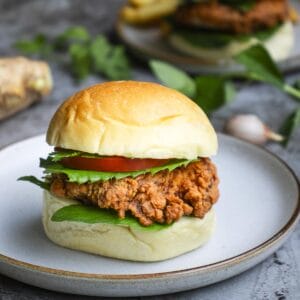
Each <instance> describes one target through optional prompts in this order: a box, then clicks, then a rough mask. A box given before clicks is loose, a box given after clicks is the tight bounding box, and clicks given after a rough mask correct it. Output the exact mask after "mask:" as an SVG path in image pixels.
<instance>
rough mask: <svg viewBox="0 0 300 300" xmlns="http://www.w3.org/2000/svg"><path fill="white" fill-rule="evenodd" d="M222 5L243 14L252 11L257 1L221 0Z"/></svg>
mask: <svg viewBox="0 0 300 300" xmlns="http://www.w3.org/2000/svg"><path fill="white" fill-rule="evenodd" d="M219 1H220V3H222V4H225V5H228V6H231V7H232V8H234V9H237V10H240V11H242V12H244V13H245V12H248V11H250V10H251V9H252V8H253V7H254V5H255V2H256V0H219Z"/></svg>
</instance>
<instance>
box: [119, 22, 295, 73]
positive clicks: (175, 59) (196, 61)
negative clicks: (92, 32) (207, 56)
mask: <svg viewBox="0 0 300 300" xmlns="http://www.w3.org/2000/svg"><path fill="white" fill-rule="evenodd" d="M124 26H130V27H133V26H132V25H130V24H127V23H126V22H125V21H124V20H122V18H121V16H119V17H118V19H117V20H116V22H115V31H116V33H117V35H118V37H119V39H121V41H122V42H123V43H124V44H125V45H126V46H127V47H128V48H130V49H131V50H133V51H136V53H137V52H138V53H139V54H142V55H147V56H148V58H146V60H147V61H148V60H149V59H159V60H163V61H166V62H168V63H171V64H174V65H175V66H186V67H185V69H187V67H193V70H189V71H188V72H189V73H192V74H194V73H214V72H216V69H215V68H221V67H225V69H226V70H227V68H228V67H229V68H232V67H233V66H232V65H227V66H226V65H219V64H217V63H213V62H209V61H205V60H201V58H199V57H192V56H190V57H189V56H188V55H185V56H184V54H182V55H180V54H178V55H174V54H171V53H168V54H166V55H161V54H160V53H157V52H155V53H153V51H152V50H149V49H148V48H147V47H143V46H140V45H136V44H135V43H133V42H131V41H130V39H128V38H127V36H126V35H125V34H124V32H123V28H124ZM142 57H144V56H142ZM142 59H143V60H145V58H142ZM295 60H297V61H300V54H298V55H295V56H293V57H287V58H286V59H284V60H281V61H278V62H277V65H278V66H279V68H280V69H281V70H282V72H285V73H288V72H293V71H294V68H293V64H292V62H293V61H295ZM299 63H300V62H299ZM195 66H196V67H197V68H199V67H202V68H203V70H198V71H197V72H196V71H195V69H194V67H195ZM234 67H235V68H238V69H242V68H241V66H239V65H238V64H234ZM210 68H211V70H209V69H210ZM218 72H219V70H218Z"/></svg>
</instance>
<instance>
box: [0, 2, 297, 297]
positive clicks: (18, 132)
mask: <svg viewBox="0 0 300 300" xmlns="http://www.w3.org/2000/svg"><path fill="white" fill-rule="evenodd" d="M121 3H122V1H117V0H109V1H105V0H89V1H80V0H73V1H71V0H52V1H46V0H40V1H38V0H28V1H25V0H23V1H18V0H11V1H9V0H7V1H4V0H1V1H0V12H1V18H0V53H1V55H13V54H15V52H14V50H13V49H12V47H11V44H12V43H13V42H14V41H15V40H17V39H20V38H23V37H30V36H31V35H32V34H34V33H37V32H47V33H48V34H53V35H54V34H57V33H59V32H61V31H62V30H63V29H64V28H66V27H68V26H70V25H84V26H87V28H88V29H89V30H90V31H91V32H92V33H97V32H104V33H107V34H109V35H111V36H112V37H113V38H114V36H113V34H112V31H113V22H114V19H115V16H116V12H117V10H118V8H119V6H120V5H121ZM133 62H134V78H135V79H136V80H149V81H151V80H152V81H153V80H154V78H153V76H152V75H151V73H150V72H149V70H147V68H146V67H145V66H143V65H140V64H138V63H137V62H135V59H134V58H133ZM51 67H52V70H53V74H54V82H55V89H54V91H53V93H52V94H51V95H50V96H49V97H48V99H47V100H46V101H44V102H43V103H41V104H37V105H34V106H32V107H30V108H29V109H27V110H26V111H23V112H21V113H19V114H17V115H16V116H14V117H12V118H10V119H7V120H5V121H3V122H1V123H0V147H2V146H4V145H7V144H10V143H12V142H15V141H18V140H21V139H24V138H26V137H29V136H33V135H36V134H39V133H43V132H45V130H46V128H47V125H48V122H49V119H50V117H51V115H52V114H53V112H54V111H55V109H56V108H57V106H58V104H59V103H60V102H61V101H62V100H63V99H65V98H66V97H67V96H69V95H70V94H72V93H73V92H74V91H76V90H78V89H81V88H84V87H86V86H89V85H91V84H93V83H95V82H99V81H103V78H100V77H89V78H88V79H87V80H85V81H84V82H82V83H81V84H80V85H76V84H75V83H74V81H73V80H72V78H71V77H70V75H69V73H68V72H66V70H65V69H64V68H63V67H61V66H60V65H59V64H57V63H55V62H51ZM297 76H300V70H299V73H298V74H294V75H290V76H288V77H287V80H290V81H293V80H294V79H295V78H297ZM294 107H296V104H295V102H293V101H292V100H291V99H290V98H289V97H288V96H286V95H284V94H282V93H281V92H279V91H277V90H275V89H274V88H272V87H269V86H266V85H245V84H244V85H242V86H241V90H240V92H239V94H238V97H237V99H236V101H235V102H234V103H232V104H230V105H229V106H227V107H224V108H222V109H221V110H219V111H218V112H216V113H215V114H214V115H213V116H212V122H213V124H214V126H215V127H216V128H217V129H218V130H219V131H221V130H222V128H223V125H224V122H225V120H226V119H227V118H228V117H229V116H231V115H234V114H236V113H255V114H257V115H258V116H259V117H260V118H261V119H263V120H264V121H265V122H266V123H267V124H268V125H269V126H270V127H272V128H273V129H275V130H276V129H277V128H278V127H279V126H280V123H281V121H282V120H283V118H284V117H285V116H286V115H288V114H289V113H290V112H291V111H292V110H293V108H294ZM299 141H300V131H298V132H297V134H295V135H294V137H293V140H292V141H291V143H290V144H289V146H288V147H287V148H286V149H284V148H282V147H281V146H280V145H277V144H268V145H267V146H266V147H267V148H268V149H269V150H271V151H273V152H274V153H276V154H277V155H279V156H280V157H281V158H282V159H283V160H285V161H286V162H287V163H288V164H289V165H290V166H291V167H292V168H293V169H294V171H295V172H296V174H297V175H298V176H299V175H300V142H299ZM1 184H3V182H2V183H1ZM0 230H1V229H0ZM0 242H1V241H0ZM299 278H300V225H298V227H297V229H296V231H295V232H294V233H293V235H292V236H291V238H290V239H289V240H288V241H287V242H286V243H285V245H284V246H283V247H282V248H281V249H280V250H279V251H277V252H276V253H275V254H274V255H272V256H271V257H269V258H268V259H267V260H265V261H264V262H263V263H261V264H260V265H258V266H256V267H255V268H253V269H251V270H249V271H247V272H245V273H243V274H241V275H239V276H236V277H235V278H232V279H230V280H226V281H224V282H221V283H218V284H215V285H212V286H208V287H205V288H202V289H197V290H193V291H188V292H182V293H177V294H170V295H166V296H156V297H148V299H151V300H154V299H155V300H156V299H165V300H166V299H182V300H183V299H191V300H192V299H204V300H211V299H231V300H240V299H255V300H256V299H257V300H261V299H264V300H269V299H277V300H286V299H291V300H297V299H300V279H299ZM170 293H172V291H170ZM0 299H1V300H14V299H24V300H38V299H41V300H42V299H43V300H48V299H59V300H64V299H66V300H67V299H74V300H75V299H78V300H79V299H90V297H85V296H74V295H65V294H60V293H55V292H50V291H47V290H43V289H39V288H36V287H32V286H29V285H25V284H23V283H20V282H17V281H15V280H12V279H9V278H7V277H5V276H2V275H0ZM97 299H101V298H99V297H98V298H97ZM103 299H104V298H103ZM136 299H137V298H136Z"/></svg>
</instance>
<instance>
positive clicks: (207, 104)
mask: <svg viewBox="0 0 300 300" xmlns="http://www.w3.org/2000/svg"><path fill="white" fill-rule="evenodd" d="M195 81H196V86H197V96H196V99H195V101H196V102H197V104H198V105H199V106H200V107H201V108H202V109H203V110H204V111H205V112H206V113H208V114H209V113H211V112H212V111H214V110H216V109H218V108H220V107H221V106H223V105H224V104H226V103H229V102H231V101H232V99H233V98H234V96H235V88H234V85H233V84H232V83H230V82H229V81H228V80H227V79H225V78H223V77H218V76H213V75H210V76H199V77H196V79H195Z"/></svg>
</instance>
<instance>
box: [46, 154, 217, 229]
mask: <svg viewBox="0 0 300 300" xmlns="http://www.w3.org/2000/svg"><path fill="white" fill-rule="evenodd" d="M218 183H219V179H218V176H217V171H216V167H215V166H214V164H213V163H212V162H211V160H210V159H208V158H203V159H200V160H198V161H196V162H192V163H190V164H189V165H187V166H186V167H184V166H182V167H179V168H177V169H175V170H173V171H171V172H169V171H160V172H158V173H156V174H154V175H151V174H145V175H140V176H138V177H136V178H131V177H127V178H123V179H119V180H109V181H104V182H102V181H101V182H96V183H85V184H78V183H72V182H68V181H67V179H66V177H65V176H64V175H58V174H56V175H53V177H52V182H51V189H50V191H51V193H52V194H54V195H55V196H58V197H63V198H70V199H76V200H80V201H82V202H85V203H90V204H93V205H95V206H99V207H100V208H110V209H114V210H115V211H117V212H118V215H119V217H121V218H124V217H125V214H126V212H130V213H131V214H132V215H133V216H135V217H136V218H137V219H138V221H139V222H140V223H141V224H142V225H144V226H148V225H151V224H152V223H153V222H158V223H167V224H170V223H172V222H174V221H176V220H178V219H179V218H181V217H182V216H188V215H191V216H195V217H199V218H203V217H204V215H205V214H206V213H207V212H208V211H209V210H210V209H211V207H212V205H213V204H214V203H215V202H216V201H217V199H218V197H219V190H218Z"/></svg>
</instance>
